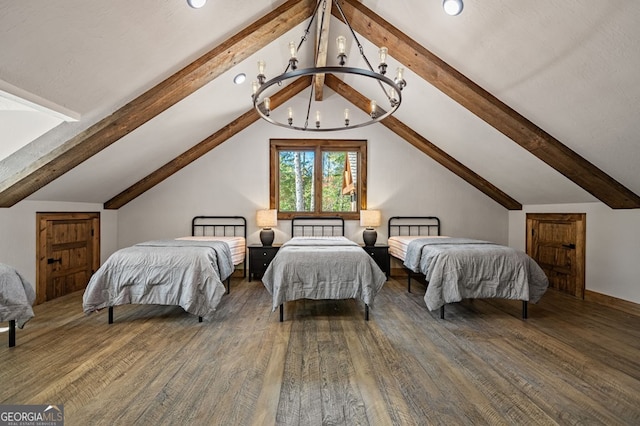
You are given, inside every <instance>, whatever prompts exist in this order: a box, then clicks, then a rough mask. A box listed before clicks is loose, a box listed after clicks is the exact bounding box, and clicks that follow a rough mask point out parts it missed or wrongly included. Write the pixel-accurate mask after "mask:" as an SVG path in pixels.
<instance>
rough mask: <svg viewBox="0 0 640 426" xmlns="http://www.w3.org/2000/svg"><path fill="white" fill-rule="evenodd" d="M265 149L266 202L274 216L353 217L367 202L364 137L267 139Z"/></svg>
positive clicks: (357, 215)
mask: <svg viewBox="0 0 640 426" xmlns="http://www.w3.org/2000/svg"><path fill="white" fill-rule="evenodd" d="M270 151H271V155H270V188H271V191H270V192H271V193H270V203H271V208H273V209H277V210H278V218H280V219H289V218H291V217H293V216H304V215H313V216H341V217H343V218H344V219H357V218H358V217H359V212H360V209H362V208H365V207H366V153H367V144H366V141H362V140H328V139H297V140H292V139H284V140H283V139H272V140H271V146H270Z"/></svg>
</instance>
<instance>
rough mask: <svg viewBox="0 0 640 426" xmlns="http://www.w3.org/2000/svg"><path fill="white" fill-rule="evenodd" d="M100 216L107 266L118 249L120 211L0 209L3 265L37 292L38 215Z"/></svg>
mask: <svg viewBox="0 0 640 426" xmlns="http://www.w3.org/2000/svg"><path fill="white" fill-rule="evenodd" d="M38 212H100V231H101V234H100V258H101V262H104V261H105V260H106V259H107V257H108V256H109V255H110V254H111V253H113V252H114V251H115V250H116V248H117V240H116V235H117V217H118V213H117V211H112V210H111V211H109V210H103V209H102V205H101V204H93V203H63V202H50V201H28V200H25V201H21V202H19V203H18V204H16V205H15V206H13V207H10V208H4V209H0V263H5V264H7V265H10V266H12V267H14V268H15V269H17V270H18V271H19V272H20V274H21V275H22V276H23V277H24V278H26V279H27V280H28V281H29V282H30V283H31V285H33V286H34V288H35V283H36V213H38Z"/></svg>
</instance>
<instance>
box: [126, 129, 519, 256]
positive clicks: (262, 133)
mask: <svg viewBox="0 0 640 426" xmlns="http://www.w3.org/2000/svg"><path fill="white" fill-rule="evenodd" d="M330 136H331V137H332V138H336V139H339V138H342V139H349V138H350V139H366V140H368V142H369V144H368V171H367V177H368V182H367V188H368V193H367V197H368V207H369V208H377V209H381V210H382V214H383V221H384V225H383V226H381V227H380V228H378V241H379V242H385V241H386V238H387V227H386V220H387V219H388V218H389V217H390V216H394V215H405V216H408V215H436V216H439V217H440V218H441V220H442V227H443V233H446V234H447V235H465V236H468V237H474V238H482V239H489V240H493V241H496V242H500V243H503V244H506V243H507V240H508V226H507V224H508V213H507V210H505V209H504V208H503V207H502V206H500V205H499V204H497V203H496V202H494V201H493V200H491V199H489V198H487V197H486V196H485V195H484V194H482V193H481V192H480V191H478V190H477V189H475V188H474V187H472V186H471V185H469V184H468V183H466V182H464V181H463V180H462V179H460V178H459V177H457V176H455V175H454V174H453V173H451V172H449V171H448V170H446V169H444V168H443V167H442V166H440V165H439V164H438V163H436V162H435V161H433V160H431V159H430V158H429V157H427V156H426V155H425V154H423V153H422V152H420V151H418V150H417V149H416V148H414V147H413V146H411V145H409V144H408V143H407V142H405V141H404V140H402V139H400V138H399V137H398V136H396V135H395V134H393V133H392V132H390V131H389V130H387V129H386V128H385V127H383V126H381V125H375V126H369V127H365V128H362V129H357V130H350V131H344V132H334V133H331V135H330ZM322 137H327V136H326V135H325V134H318V133H304V132H298V131H292V130H288V129H279V128H275V127H274V126H273V125H270V124H267V123H265V122H263V121H260V122H258V123H256V124H254V125H252V126H251V127H250V128H248V129H246V130H244V131H243V132H241V133H240V134H238V135H236V136H234V137H233V138H231V139H229V140H228V141H226V142H225V143H223V144H222V145H220V146H218V147H217V148H215V149H214V150H213V151H211V152H210V153H208V154H207V155H206V156H204V157H202V158H200V159H199V160H197V161H196V162H194V163H193V164H191V165H190V166H188V167H187V168H185V169H183V170H181V171H179V172H178V173H176V174H175V175H173V176H171V177H169V178H168V179H166V180H165V181H164V182H162V183H160V184H159V185H157V186H156V187H154V188H153V189H151V190H149V191H147V192H146V193H145V194H143V195H141V196H140V197H138V198H137V199H135V200H133V201H132V202H130V203H128V204H127V205H125V206H124V207H122V208H121V209H120V212H119V215H118V243H119V246H120V247H124V246H127V245H130V244H133V243H136V242H139V241H143V240H147V239H152V238H160V237H175V236H180V235H188V234H189V232H190V221H191V218H192V217H193V216H195V215H242V216H245V217H246V218H247V221H248V227H249V229H248V232H249V243H258V242H259V239H258V238H259V237H258V233H259V229H258V228H257V227H256V224H255V212H256V210H257V209H262V208H267V207H268V205H269V138H322ZM362 230H363V228H361V227H360V225H359V223H358V221H348V222H347V224H346V235H347V237H349V238H352V239H353V240H355V241H358V242H362ZM289 234H290V223H289V221H286V222H285V221H280V222H279V223H278V227H277V228H276V243H278V242H283V241H285V240H286V239H288V238H289Z"/></svg>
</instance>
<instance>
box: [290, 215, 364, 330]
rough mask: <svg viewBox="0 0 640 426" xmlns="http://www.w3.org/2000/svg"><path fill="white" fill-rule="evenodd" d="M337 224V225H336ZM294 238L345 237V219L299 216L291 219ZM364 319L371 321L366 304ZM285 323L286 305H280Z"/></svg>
mask: <svg viewBox="0 0 640 426" xmlns="http://www.w3.org/2000/svg"><path fill="white" fill-rule="evenodd" d="M336 222H337V223H336ZM291 236H292V237H336V236H342V237H344V219H343V218H341V217H338V216H334V217H322V216H318V217H315V216H297V217H294V218H293V219H291ZM364 319H365V321H369V305H367V304H366V303H365V304H364ZM283 321H284V304H282V303H281V304H280V322H283Z"/></svg>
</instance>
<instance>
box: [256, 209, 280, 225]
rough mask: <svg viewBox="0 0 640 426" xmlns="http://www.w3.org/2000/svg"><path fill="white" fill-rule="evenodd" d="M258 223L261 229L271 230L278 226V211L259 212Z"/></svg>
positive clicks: (257, 214) (257, 215)
mask: <svg viewBox="0 0 640 426" xmlns="http://www.w3.org/2000/svg"><path fill="white" fill-rule="evenodd" d="M256 222H257V224H258V226H259V227H261V228H271V227H272V226H276V225H277V224H278V210H275V209H273V210H269V209H265V210H258V212H257V213H256Z"/></svg>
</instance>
